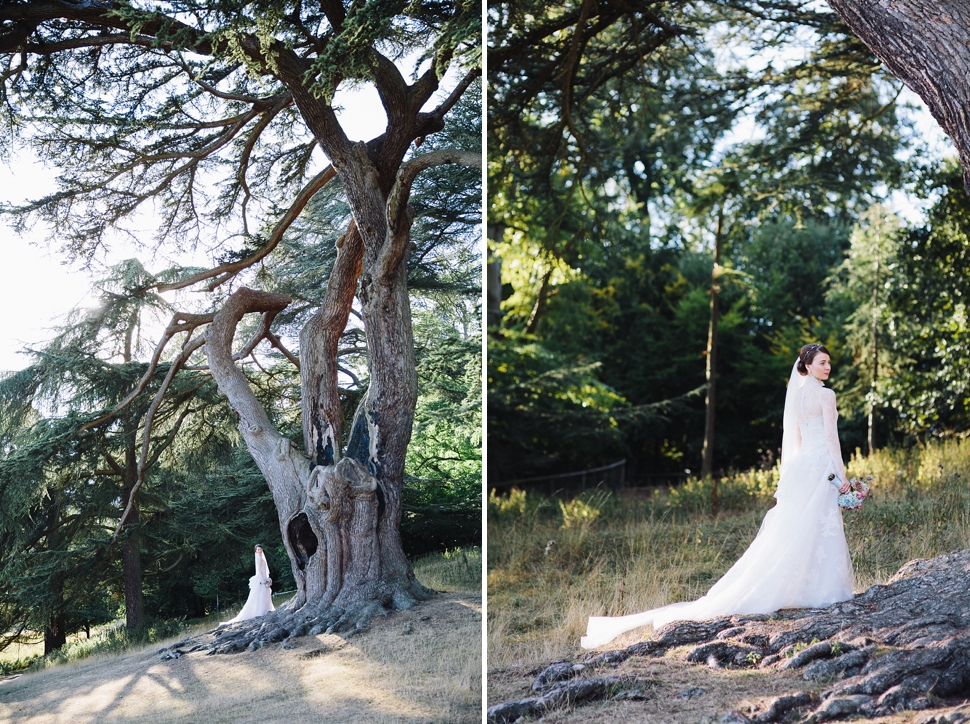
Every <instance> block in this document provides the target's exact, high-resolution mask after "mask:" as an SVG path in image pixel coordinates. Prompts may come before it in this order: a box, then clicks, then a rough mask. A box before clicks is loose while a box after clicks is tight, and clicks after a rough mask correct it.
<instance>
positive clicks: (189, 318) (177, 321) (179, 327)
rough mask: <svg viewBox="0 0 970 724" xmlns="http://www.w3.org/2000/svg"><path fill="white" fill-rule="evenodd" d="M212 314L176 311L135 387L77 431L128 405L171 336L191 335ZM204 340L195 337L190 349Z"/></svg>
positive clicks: (145, 381) (112, 414) (104, 418)
mask: <svg viewBox="0 0 970 724" xmlns="http://www.w3.org/2000/svg"><path fill="white" fill-rule="evenodd" d="M214 316H215V315H213V314H185V313H183V312H176V313H175V315H174V316H173V317H172V321H171V322H169V324H168V327H166V329H165V332H164V333H163V334H162V338H161V340H159V342H158V344H157V345H156V346H155V351H154V352H153V353H152V358H151V360H150V361H149V363H148V369H147V370H145V374H143V375H142V377H141V379H140V380H139V381H138V384H137V385H136V386H135V389H134V390H132V391H131V392H130V393H129V394H128V396H127V397H125V399H123V400H122V401H121V402H119V403H118V404H117V405H115V406H114V408H113V409H112V410H111V412H109V413H107V414H106V415H102V416H101V417H99V418H98V419H97V420H94V421H92V422H89V423H86V424H85V425H83V426H82V427H81V429H80V430H78V433H82V432H84V431H85V430H90V429H91V428H92V427H96V426H98V425H100V424H101V423H102V422H106V421H107V420H110V419H111V418H112V417H114V416H115V415H117V414H118V413H119V412H121V411H122V410H123V409H125V408H126V407H128V405H130V404H131V403H132V401H134V399H135V398H136V397H138V395H140V394H141V393H142V392H143V391H144V390H145V387H146V386H147V385H148V383H149V381H150V380H151V378H152V377H153V376H154V375H155V370H157V369H158V362H159V360H160V359H161V357H162V352H163V351H164V350H165V347H166V346H167V345H168V343H169V342H170V341H171V340H172V337H174V336H175V335H176V334H179V333H180V332H188V333H189V335H190V336H191V333H192V330H194V329H195V328H196V327H200V326H202V325H203V324H206V323H208V322H211V321H212V319H213V317H214ZM204 341H205V340H204V339H203V338H201V337H199V338H198V339H196V340H195V342H193V343H192V344H193V345H194V346H192V351H195V350H197V349H198V348H199V347H201V346H202V344H203V343H204ZM185 344H186V345H187V344H188V340H186V342H185ZM185 348H186V347H185V345H183V347H182V350H183V353H184V350H185Z"/></svg>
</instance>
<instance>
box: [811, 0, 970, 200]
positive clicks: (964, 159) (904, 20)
mask: <svg viewBox="0 0 970 724" xmlns="http://www.w3.org/2000/svg"><path fill="white" fill-rule="evenodd" d="M828 4H829V5H830V6H831V7H832V9H833V10H835V12H836V13H838V14H839V16H840V17H841V18H842V19H843V20H844V21H845V23H846V25H848V26H849V28H851V29H852V32H853V33H855V34H856V35H858V36H859V38H860V39H861V40H862V42H864V43H865V44H866V45H867V46H869V49H870V50H872V52H873V53H875V54H876V56H877V57H878V58H879V59H880V60H881V61H882V62H883V63H885V64H886V67H887V68H889V70H890V71H892V73H893V74H894V75H896V76H897V77H898V78H899V79H900V80H902V81H903V82H904V83H905V84H906V85H908V86H909V87H910V88H911V89H912V90H913V91H914V92H915V93H916V94H917V95H918V96H919V97H920V98H922V99H923V101H924V102H925V103H926V105H927V106H929V109H930V113H932V114H933V117H934V118H935V119H936V120H937V122H938V123H939V124H940V126H941V127H942V128H943V130H944V131H945V132H946V134H947V135H948V136H949V137H950V138H951V139H952V140H953V143H954V145H955V146H956V148H957V152H958V153H959V155H960V163H962V164H963V169H964V172H963V178H964V183H965V184H966V186H967V190H968V192H970V5H968V4H967V3H966V2H964V1H963V0H892V2H888V1H887V0H828Z"/></svg>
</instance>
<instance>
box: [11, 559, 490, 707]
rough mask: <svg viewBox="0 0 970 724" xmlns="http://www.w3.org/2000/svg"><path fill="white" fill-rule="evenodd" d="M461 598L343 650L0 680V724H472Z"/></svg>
mask: <svg viewBox="0 0 970 724" xmlns="http://www.w3.org/2000/svg"><path fill="white" fill-rule="evenodd" d="M475 555H476V554H475V553H471V554H469V555H466V561H468V560H469V558H471V559H474V557H475ZM477 555H478V556H479V558H478V560H480V552H479V553H478V554H477ZM451 567H453V566H451ZM467 567H468V569H469V570H468V571H467V572H466V573H465V574H461V573H455V572H454V571H451V572H450V573H449V572H448V569H449V566H444V567H442V566H441V565H439V564H438V563H436V562H435V560H434V559H426V560H424V561H423V562H422V561H419V562H418V563H417V564H416V565H415V569H416V571H417V572H418V575H419V578H420V579H421V580H422V581H423V582H425V583H426V584H428V585H431V586H433V587H436V588H437V587H439V585H437V582H436V581H435V580H434V578H433V577H431V578H429V576H428V575H425V574H424V573H423V572H422V571H423V569H424V568H428V569H431V570H436V571H438V574H439V576H442V577H449V576H450V577H451V579H452V580H454V579H455V578H456V577H459V578H460V577H461V576H465V577H466V580H471V579H474V578H475V577H477V579H478V580H479V581H480V580H481V572H480V568H479V572H478V573H477V574H475V573H474V571H472V570H471V569H472V568H473V564H471V563H469V564H468V566H467ZM442 587H443V586H442ZM472 589H473V591H469V592H465V593H442V594H439V595H437V596H435V597H434V598H433V599H431V600H430V601H426V602H424V603H422V604H419V605H418V606H416V607H415V608H413V609H412V610H410V611H399V612H394V613H392V614H389V615H388V616H386V617H383V618H378V619H375V620H374V621H373V622H372V623H371V625H370V626H369V627H368V628H367V629H365V630H364V631H363V632H361V633H359V634H357V635H355V636H353V637H351V638H349V639H347V640H344V639H343V638H341V637H340V636H336V635H332V636H327V635H320V636H315V637H304V638H301V639H297V640H296V642H295V643H296V648H295V649H293V650H287V649H282V648H281V647H280V646H278V645H277V646H269V647H266V648H264V649H261V650H259V651H254V652H245V653H240V654H234V655H220V656H206V655H204V654H202V653H194V654H189V655H186V656H183V657H181V658H179V659H176V660H173V661H159V659H158V654H157V649H158V648H159V647H160V645H161V644H155V645H152V646H150V647H141V648H139V649H133V650H130V651H127V652H124V653H121V654H102V655H96V656H93V657H91V658H88V659H85V660H83V661H76V662H73V663H69V664H62V665H58V666H53V667H51V668H48V669H45V670H42V671H37V672H34V673H27V674H22V675H20V674H17V675H14V676H9V677H4V678H0V724H7V723H8V722H9V723H11V724H13V723H14V722H16V723H17V724H93V723H94V722H98V723H99V724H100V723H102V722H104V723H105V724H109V723H111V722H126V723H132V724H161V723H162V722H179V723H180V724H182V723H186V724H191V723H195V722H198V723H199V724H202V723H204V724H216V723H219V722H226V723H227V724H228V723H230V722H231V723H232V724H246V723H247V722H253V723H254V724H256V723H258V724H266V723H267V722H286V724H303V723H304V722H306V723H307V724H309V723H310V722H313V723H314V724H316V723H317V722H347V723H348V724H392V723H394V724H425V723H427V722H442V723H445V722H447V723H449V724H451V723H452V722H456V723H457V722H479V721H480V720H481V707H482V671H481V663H482V639H481V630H482V607H481V592H480V589H479V590H477V591H476V590H474V588H473V586H472ZM466 590H467V589H466ZM173 641H174V639H173Z"/></svg>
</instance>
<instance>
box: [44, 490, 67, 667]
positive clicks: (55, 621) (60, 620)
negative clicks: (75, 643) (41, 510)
mask: <svg viewBox="0 0 970 724" xmlns="http://www.w3.org/2000/svg"><path fill="white" fill-rule="evenodd" d="M47 496H48V497H47V501H46V502H45V506H44V507H45V509H46V510H45V513H46V518H47V525H48V528H49V530H50V531H51V533H49V535H48V546H49V547H50V549H51V550H59V549H60V548H61V545H62V535H61V532H60V530H61V529H60V525H59V523H60V517H61V506H60V502H59V500H60V499H59V498H58V497H57V494H56V493H55V492H54V491H52V490H48V493H47ZM50 596H51V601H52V604H51V607H50V613H49V614H48V617H47V625H46V626H45V627H44V655H45V656H46V655H47V654H50V653H53V652H54V651H57V650H58V649H59V648H61V647H62V646H64V644H66V643H67V630H66V629H65V627H64V581H63V578H62V577H61V573H55V574H54V575H53V577H52V579H51V591H50Z"/></svg>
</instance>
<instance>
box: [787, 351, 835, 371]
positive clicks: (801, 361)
mask: <svg viewBox="0 0 970 724" xmlns="http://www.w3.org/2000/svg"><path fill="white" fill-rule="evenodd" d="M819 352H821V353H823V354H827V355H829V357H831V356H832V355H831V354H830V353H829V351H828V350H827V349H825V347H823V346H822V345H820V344H806V345H805V346H804V347H802V350H801V352H799V353H798V364H796V365H795V369H796V370H798V374H800V375H807V374H808V366H809V365H810V364H812V360H814V359H815V356H816V355H817V354H818V353H819Z"/></svg>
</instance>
